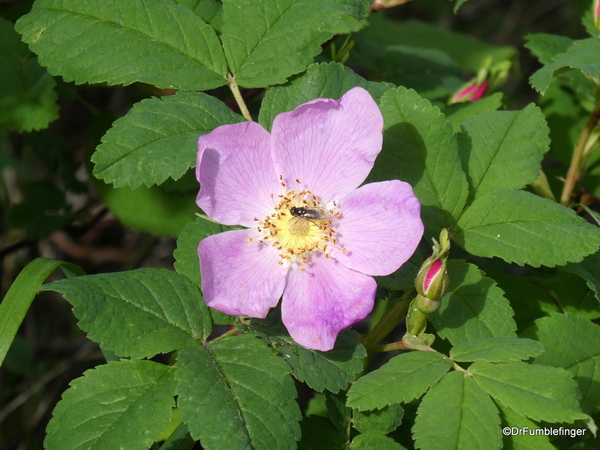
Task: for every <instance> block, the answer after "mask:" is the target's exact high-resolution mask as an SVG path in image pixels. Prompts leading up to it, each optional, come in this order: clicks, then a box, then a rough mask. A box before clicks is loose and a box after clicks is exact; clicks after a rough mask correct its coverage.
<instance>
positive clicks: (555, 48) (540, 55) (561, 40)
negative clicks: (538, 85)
mask: <svg viewBox="0 0 600 450" xmlns="http://www.w3.org/2000/svg"><path fill="white" fill-rule="evenodd" d="M525 41H526V42H525V47H526V48H528V49H529V50H531V52H532V53H533V54H534V55H535V56H536V57H537V59H539V60H540V62H541V63H542V64H549V63H551V62H552V60H553V59H554V57H555V56H556V55H558V54H559V53H564V52H566V51H567V50H568V49H569V47H570V46H571V45H573V39H569V38H568V37H566V36H560V35H557V34H547V33H535V34H528V35H527V36H525Z"/></svg>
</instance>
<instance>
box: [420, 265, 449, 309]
mask: <svg viewBox="0 0 600 450" xmlns="http://www.w3.org/2000/svg"><path fill="white" fill-rule="evenodd" d="M448 285H449V280H448V273H447V272H446V261H445V259H438V258H437V257H435V256H434V257H431V258H429V259H428V260H427V261H425V263H423V265H422V266H421V269H420V270H419V273H418V275H417V280H416V281H415V287H416V288H417V292H418V293H419V294H420V295H422V296H423V297H427V298H428V299H432V300H436V299H439V298H441V297H443V296H444V294H445V293H446V291H447V290H448Z"/></svg>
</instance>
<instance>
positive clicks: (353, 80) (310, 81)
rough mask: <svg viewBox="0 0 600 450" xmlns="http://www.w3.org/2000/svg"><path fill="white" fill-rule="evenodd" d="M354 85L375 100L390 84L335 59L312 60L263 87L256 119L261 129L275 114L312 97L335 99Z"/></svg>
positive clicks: (266, 126) (289, 109)
mask: <svg viewBox="0 0 600 450" xmlns="http://www.w3.org/2000/svg"><path fill="white" fill-rule="evenodd" d="M356 86H360V87H362V88H364V89H366V90H367V91H369V94H371V96H373V98H374V99H375V101H379V99H380V98H381V96H382V95H383V94H384V93H385V92H387V91H388V90H390V89H392V88H393V87H394V86H393V85H392V84H389V83H375V82H373V81H366V80H365V79H364V78H362V77H361V76H359V75H357V74H356V73H355V72H354V71H352V69H350V68H348V67H346V66H344V65H342V64H339V63H336V62H332V63H329V64H312V65H310V66H309V67H308V69H307V70H306V72H304V73H303V74H301V75H299V76H296V77H293V78H292V79H291V80H290V81H288V82H287V83H286V84H284V85H282V86H275V87H273V88H271V89H269V90H268V91H267V93H266V94H265V98H264V100H263V102H262V105H261V108H260V114H259V116H258V122H259V123H260V124H261V125H262V126H263V127H264V128H265V129H267V130H270V129H271V124H272V123H273V119H275V116H277V114H281V113H282V112H286V111H291V110H293V109H294V108H296V107H297V106H300V105H302V104H303V103H306V102H308V101H309V100H313V99H315V98H332V99H334V100H337V99H339V98H340V97H341V96H342V95H344V94H345V93H346V92H348V91H349V90H350V89H352V88H353V87H356Z"/></svg>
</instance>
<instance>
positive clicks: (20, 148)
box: [0, 0, 585, 450]
mask: <svg viewBox="0 0 600 450" xmlns="http://www.w3.org/2000/svg"><path fill="white" fill-rule="evenodd" d="M82 1H84V0H82ZM31 4H32V2H31V1H4V2H1V3H0V15H2V16H3V17H5V18H7V19H9V20H11V21H15V20H16V19H17V18H18V17H19V16H20V15H21V14H24V13H25V12H27V11H28V9H29V8H30V7H31ZM452 5H453V3H451V2H449V1H448V0H412V1H411V2H409V3H407V4H405V5H402V6H399V7H396V8H393V9H392V10H390V11H389V14H390V15H391V16H393V17H394V18H395V19H396V20H399V21H402V20H406V19H409V18H416V19H420V20H423V21H426V22H428V23H431V24H435V25H437V26H438V27H441V28H444V29H450V30H454V31H462V32H465V33H468V34H470V35H472V36H475V37H478V38H480V39H482V40H484V41H486V42H489V43H494V44H499V45H511V46H514V47H515V48H517V49H518V52H519V66H520V67H519V71H520V76H518V77H517V76H513V77H511V79H510V80H509V81H508V83H507V84H506V85H505V87H504V88H503V92H504V93H505V94H506V95H507V96H508V98H509V101H510V102H511V104H510V105H509V106H510V109H518V108H521V107H523V106H524V105H525V104H527V103H529V102H531V101H535V100H536V99H537V95H536V93H535V92H534V91H533V90H532V89H531V88H530V87H529V85H528V83H527V79H528V77H529V76H530V75H531V74H532V73H533V72H534V71H535V70H536V69H537V68H538V67H539V64H538V63H537V61H536V60H535V58H533V57H532V56H531V55H530V53H529V51H528V50H527V49H525V48H524V47H523V42H524V41H523V37H524V36H525V35H526V34H528V33H533V32H545V33H553V34H561V35H565V36H568V37H570V38H581V37H583V36H585V33H584V30H583V27H582V26H581V24H580V20H579V14H580V13H579V10H578V8H577V4H576V2H573V1H569V0H471V1H470V2H468V3H466V4H465V5H464V6H463V7H462V8H461V10H460V11H459V13H458V14H457V15H454V14H453V12H452ZM0 45H2V43H0ZM470 76H472V74H465V80H468V79H469V77H470ZM1 81H2V80H0V86H3V87H2V88H3V89H5V88H6V86H4V85H3V84H1ZM57 82H58V88H57V89H58V92H59V97H60V100H59V104H60V118H59V119H58V120H56V121H55V122H53V123H52V124H51V126H50V129H49V131H50V134H48V133H28V134H17V133H11V132H7V131H5V130H2V129H1V128H0V152H6V154H10V155H12V157H13V158H15V159H16V160H18V161H20V162H21V163H23V164H24V165H26V166H27V167H29V169H30V171H31V173H32V174H34V177H35V178H36V179H38V180H49V181H51V182H53V183H56V184H57V185H59V186H62V187H63V188H65V186H64V180H63V178H62V177H61V176H59V173H60V172H61V171H67V172H69V173H71V174H73V175H74V177H73V180H72V183H73V184H72V186H70V187H69V189H68V190H69V191H70V192H71V194H70V196H69V197H68V200H69V202H70V205H71V207H72V210H71V212H70V213H69V215H68V217H67V219H68V220H67V223H66V224H65V225H64V226H62V228H61V229H60V230H58V231H55V232H53V233H52V234H51V235H50V236H49V237H46V238H43V239H35V238H31V237H28V236H27V235H26V234H25V233H24V231H23V230H22V229H19V228H16V227H9V226H8V225H7V220H6V218H7V214H8V213H9V209H10V206H11V203H12V202H15V201H17V200H18V199H19V198H20V196H21V195H22V193H21V192H20V189H21V188H22V182H23V181H22V179H21V178H20V176H19V174H18V173H5V174H4V175H5V177H4V180H5V184H4V185H2V186H0V194H1V196H0V198H1V200H2V202H3V204H0V273H1V279H0V293H1V296H2V297H4V295H5V294H6V291H7V290H8V288H9V287H10V285H11V283H12V282H13V281H14V279H15V277H16V276H17V275H18V273H19V272H20V271H21V270H22V268H23V267H24V266H25V265H26V264H27V263H28V262H30V261H31V260H33V259H34V258H36V257H38V256H46V257H50V258H55V259H59V260H63V261H69V262H73V263H75V264H77V265H78V266H80V267H82V268H83V269H84V270H85V271H86V273H88V274H93V273H99V272H114V271H122V270H129V269H134V268H139V267H164V268H169V269H172V267H173V266H172V264H173V256H172V253H173V250H174V249H175V240H174V239H173V238H168V237H154V236H151V235H149V234H147V233H143V232H137V231H134V230H131V229H128V228H125V227H123V226H122V225H121V224H120V223H119V221H118V220H117V219H116V218H115V217H114V216H113V215H112V214H111V213H110V211H108V210H107V208H106V207H105V206H104V205H103V204H102V203H101V202H100V201H99V200H98V198H97V196H96V194H95V192H94V190H93V188H92V187H91V185H90V183H89V180H88V178H87V172H86V169H85V165H86V160H87V159H88V158H89V155H90V153H91V152H92V151H93V149H94V147H95V145H97V143H98V139H99V137H100V136H101V135H102V133H103V132H104V130H105V129H106V128H107V127H108V126H109V125H110V123H111V122H112V121H114V120H115V119H116V118H118V117H121V116H123V115H124V114H125V113H126V112H127V111H128V110H129V108H130V107H131V106H132V105H133V103H135V102H137V101H139V100H141V99H142V98H146V97H149V96H151V95H160V94H163V92H160V91H157V90H156V89H154V88H152V87H150V86H146V85H141V84H136V85H132V86H128V87H111V88H107V87H99V86H92V87H90V86H75V85H73V84H68V83H64V82H62V81H60V80H58V79H57ZM213 93H214V94H215V95H217V96H219V97H220V98H223V99H225V100H227V101H228V104H231V105H232V107H235V104H234V102H233V101H232V100H231V99H230V98H229V97H228V95H229V93H228V91H226V90H225V89H219V90H216V91H215V92H213ZM245 95H246V96H247V97H248V98H252V97H256V98H260V95H261V92H260V90H250V91H246V92H245ZM257 106H258V101H257V102H256V103H255V104H254V107H255V108H256V107H257ZM49 136H52V139H57V140H58V141H59V142H60V143H61V145H63V146H64V148H65V153H64V155H63V156H64V158H62V159H60V160H59V161H58V162H54V163H51V164H49V163H48V161H47V155H46V156H45V155H41V154H36V153H35V152H32V151H31V148H32V142H33V141H34V140H36V139H50V137H49ZM72 189H74V191H72ZM60 277H61V275H60V274H58V273H55V274H53V276H52V277H51V278H50V280H52V279H58V278H60ZM104 361H105V359H104V357H103V355H102V353H101V352H100V350H99V349H98V347H97V345H95V344H94V343H92V342H90V341H88V340H87V339H86V337H85V334H84V333H83V332H82V331H80V330H79V329H78V328H77V325H76V320H75V318H74V316H73V314H72V312H71V308H70V305H69V304H68V303H67V302H66V301H65V300H64V299H63V298H62V297H61V296H59V295H57V294H54V293H42V294H40V295H39V296H38V297H37V298H36V299H35V301H34V302H33V304H32V307H31V309H30V310H29V313H28V314H27V316H26V318H25V321H24V323H23V325H22V326H21V329H20V331H19V334H18V336H17V339H16V341H15V343H14V345H13V348H12V349H11V352H10V354H9V357H8V358H7V360H6V362H5V365H4V366H3V367H2V368H1V369H0V449H4V450H13V449H14V450H34V449H41V448H43V445H42V442H43V439H44V435H45V427H46V425H47V423H48V420H49V419H50V417H51V412H52V409H53V408H54V406H55V404H56V402H57V401H58V400H59V399H60V396H61V393H62V392H63V391H64V390H65V389H66V388H67V387H68V383H69V382H70V381H71V380H73V379H74V378H76V377H78V376H80V375H81V374H82V373H83V372H84V371H85V370H87V369H89V368H92V367H94V366H96V365H98V364H101V363H103V362H104ZM300 395H301V397H303V396H304V397H306V398H301V399H300V400H301V404H305V403H306V400H307V396H308V395H310V392H303V391H301V392H300Z"/></svg>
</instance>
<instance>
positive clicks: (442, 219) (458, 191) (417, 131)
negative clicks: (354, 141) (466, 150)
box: [371, 87, 468, 235]
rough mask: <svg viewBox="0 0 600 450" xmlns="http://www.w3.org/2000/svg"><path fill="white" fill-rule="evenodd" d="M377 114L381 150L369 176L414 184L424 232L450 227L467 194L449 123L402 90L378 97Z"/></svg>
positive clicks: (401, 88) (454, 138) (438, 112)
mask: <svg viewBox="0 0 600 450" xmlns="http://www.w3.org/2000/svg"><path fill="white" fill-rule="evenodd" d="M381 112H382V114H383V118H384V121H385V125H384V130H383V136H384V139H383V150H382V151H381V153H380V154H379V156H378V158H377V160H376V162H375V167H374V168H373V172H372V173H371V177H373V178H374V179H376V180H377V181H379V180H383V179H388V180H389V179H390V178H399V179H401V180H403V181H406V182H408V183H410V184H411V185H412V186H413V189H414V191H415V194H416V195H417V197H418V198H419V200H420V202H421V205H422V209H421V217H422V218H423V222H424V223H425V226H426V233H432V234H433V235H437V234H439V231H440V230H441V229H442V228H452V227H453V226H454V224H455V223H456V220H458V217H459V215H460V213H461V211H462V209H463V207H464V205H465V201H466V199H467V194H468V186H467V180H466V177H465V173H464V172H463V170H462V167H461V164H460V160H459V156H458V145H457V142H456V136H455V134H454V132H453V130H452V125H450V123H449V122H448V121H447V120H446V118H445V117H444V115H443V114H442V113H441V112H440V110H439V109H438V108H437V107H434V106H432V105H431V103H429V101H427V100H425V99H422V98H421V97H419V96H418V95H417V93H416V92H414V91H412V90H407V89H405V88H403V87H399V88H397V89H395V90H390V91H388V92H386V93H385V94H384V95H383V96H382V97H381Z"/></svg>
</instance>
